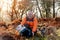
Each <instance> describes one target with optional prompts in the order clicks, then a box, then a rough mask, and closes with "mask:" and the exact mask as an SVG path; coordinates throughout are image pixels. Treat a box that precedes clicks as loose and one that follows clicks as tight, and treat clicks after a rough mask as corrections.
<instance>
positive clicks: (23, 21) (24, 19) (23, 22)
mask: <svg viewBox="0 0 60 40" xmlns="http://www.w3.org/2000/svg"><path fill="white" fill-rule="evenodd" d="M25 23H26V17H25V18H23V19H22V22H21V25H24V24H25Z"/></svg>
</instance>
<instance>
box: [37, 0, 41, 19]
mask: <svg viewBox="0 0 60 40" xmlns="http://www.w3.org/2000/svg"><path fill="white" fill-rule="evenodd" d="M36 3H37V7H38V9H39V12H40V16H41V18H42V14H41V10H40V7H39V4H38V0H36Z"/></svg>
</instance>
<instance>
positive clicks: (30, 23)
mask: <svg viewBox="0 0 60 40" xmlns="http://www.w3.org/2000/svg"><path fill="white" fill-rule="evenodd" d="M25 23H27V24H28V25H30V28H31V29H32V32H36V30H37V24H38V21H37V18H36V17H35V18H34V19H33V21H32V22H30V21H26V17H25V18H23V19H22V22H21V25H24V24H25Z"/></svg>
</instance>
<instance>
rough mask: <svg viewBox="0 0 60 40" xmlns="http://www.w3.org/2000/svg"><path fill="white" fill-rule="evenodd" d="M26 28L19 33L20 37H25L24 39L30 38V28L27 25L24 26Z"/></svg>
mask: <svg viewBox="0 0 60 40" xmlns="http://www.w3.org/2000/svg"><path fill="white" fill-rule="evenodd" d="M24 26H25V27H26V28H25V29H23V30H22V31H21V33H20V34H21V35H22V36H25V37H28V38H29V37H32V30H31V28H30V27H29V25H27V24H25V25H24Z"/></svg>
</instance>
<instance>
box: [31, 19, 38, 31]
mask: <svg viewBox="0 0 60 40" xmlns="http://www.w3.org/2000/svg"><path fill="white" fill-rule="evenodd" d="M37 24H38V21H37V18H34V26H33V29H32V31H33V32H36V30H37Z"/></svg>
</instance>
